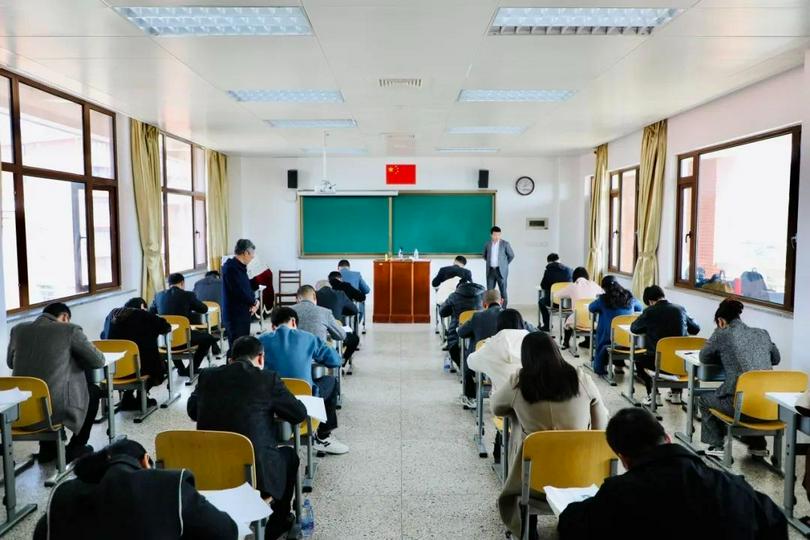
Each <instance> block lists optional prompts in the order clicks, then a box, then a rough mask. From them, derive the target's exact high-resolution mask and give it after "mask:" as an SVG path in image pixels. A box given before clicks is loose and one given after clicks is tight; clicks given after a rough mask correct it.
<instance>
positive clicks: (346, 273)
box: [338, 259, 371, 334]
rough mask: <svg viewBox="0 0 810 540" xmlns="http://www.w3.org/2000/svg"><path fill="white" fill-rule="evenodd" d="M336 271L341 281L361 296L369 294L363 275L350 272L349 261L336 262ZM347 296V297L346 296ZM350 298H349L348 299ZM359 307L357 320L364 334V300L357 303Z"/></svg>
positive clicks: (369, 289)
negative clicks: (361, 325)
mask: <svg viewBox="0 0 810 540" xmlns="http://www.w3.org/2000/svg"><path fill="white" fill-rule="evenodd" d="M338 271H339V272H340V275H341V277H342V278H343V281H344V282H346V283H348V284H349V285H351V286H352V287H354V288H355V289H357V290H358V291H360V292H361V293H362V294H365V295H368V294H369V293H370V292H371V288H370V287H369V286H368V284H367V283H366V281H365V280H364V279H363V274H361V273H360V272H358V271H356V270H352V267H351V265H350V264H349V261H347V260H346V259H341V260H340V261H338ZM347 296H348V295H347ZM350 298H351V297H350ZM357 302H358V303H359V304H360V306H359V310H358V311H359V313H358V316H359V320H358V321H357V322H358V323H362V324H363V333H364V334H365V333H366V303H365V301H364V300H358V301H357Z"/></svg>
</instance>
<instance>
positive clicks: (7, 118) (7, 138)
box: [0, 77, 14, 309]
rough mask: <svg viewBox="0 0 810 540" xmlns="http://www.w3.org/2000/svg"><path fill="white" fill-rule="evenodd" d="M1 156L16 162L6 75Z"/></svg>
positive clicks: (1, 95)
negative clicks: (12, 143)
mask: <svg viewBox="0 0 810 540" xmlns="http://www.w3.org/2000/svg"><path fill="white" fill-rule="evenodd" d="M0 157H1V158H2V160H3V161H5V162H7V163H14V151H13V149H12V146H11V81H10V80H9V79H8V78H6V77H0ZM9 309H11V308H9Z"/></svg>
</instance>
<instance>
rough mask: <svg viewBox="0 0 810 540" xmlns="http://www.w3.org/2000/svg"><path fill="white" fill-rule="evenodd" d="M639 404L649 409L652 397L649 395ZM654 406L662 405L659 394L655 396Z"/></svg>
mask: <svg viewBox="0 0 810 540" xmlns="http://www.w3.org/2000/svg"><path fill="white" fill-rule="evenodd" d="M641 403H642V405H644V406H645V407H649V406H650V405H652V395H651V394H650V395H648V396H647V397H645V398H644V399H643V400H642V401H641ZM655 405H656V406H658V407H660V406H661V405H662V403H661V394H655Z"/></svg>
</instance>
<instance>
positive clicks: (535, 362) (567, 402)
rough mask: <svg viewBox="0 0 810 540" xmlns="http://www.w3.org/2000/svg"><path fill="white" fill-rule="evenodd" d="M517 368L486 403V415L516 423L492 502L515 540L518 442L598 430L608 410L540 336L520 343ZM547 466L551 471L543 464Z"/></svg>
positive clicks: (589, 383) (533, 531) (533, 524)
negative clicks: (531, 436)
mask: <svg viewBox="0 0 810 540" xmlns="http://www.w3.org/2000/svg"><path fill="white" fill-rule="evenodd" d="M520 362H521V368H520V370H519V371H517V372H515V373H513V374H512V375H511V376H510V377H509V381H508V383H507V384H505V385H503V386H502V387H500V388H499V389H498V391H497V392H496V393H495V395H494V396H493V398H492V412H493V413H494V414H496V415H498V416H506V415H509V416H511V417H516V418H517V422H518V424H519V426H516V428H517V429H513V430H512V433H513V435H512V439H511V445H510V446H511V447H510V449H509V455H510V456H512V463H511V464H510V470H509V477H508V478H507V480H506V482H505V483H504V486H503V491H502V492H501V495H500V496H499V497H498V509H499V510H500V513H501V519H502V520H503V522H504V524H506V526H507V527H509V530H511V531H512V534H513V535H515V537H516V538H517V537H520V509H519V499H520V491H521V478H522V476H523V457H522V448H523V439H524V438H525V436H526V434H529V433H534V432H535V431H548V430H561V429H562V430H564V429H604V428H605V425H607V420H608V410H607V407H605V405H604V403H603V402H602V396H601V395H600V394H599V390H598V389H597V388H596V384H594V382H593V380H592V379H591V378H590V377H589V376H588V375H587V374H585V371H584V370H583V369H582V368H575V367H574V366H572V365H571V364H569V363H568V362H566V361H565V360H564V359H563V357H562V354H561V353H560V350H559V349H558V348H557V344H556V343H554V340H553V339H552V338H551V336H549V335H548V334H546V333H545V332H533V333H531V334H529V335H527V336H526V337H525V338H523V343H522V344H521V348H520ZM549 466H554V465H553V464H549ZM529 537H530V538H538V536H537V518H536V516H533V518H532V519H531V521H530V529H529Z"/></svg>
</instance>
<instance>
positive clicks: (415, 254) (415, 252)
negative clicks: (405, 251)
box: [413, 249, 419, 261]
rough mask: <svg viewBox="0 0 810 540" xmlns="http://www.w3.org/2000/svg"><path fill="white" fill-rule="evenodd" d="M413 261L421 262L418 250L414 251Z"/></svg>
mask: <svg viewBox="0 0 810 540" xmlns="http://www.w3.org/2000/svg"><path fill="white" fill-rule="evenodd" d="M413 260H415V261H418V260H419V250H418V249H414V250H413Z"/></svg>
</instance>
